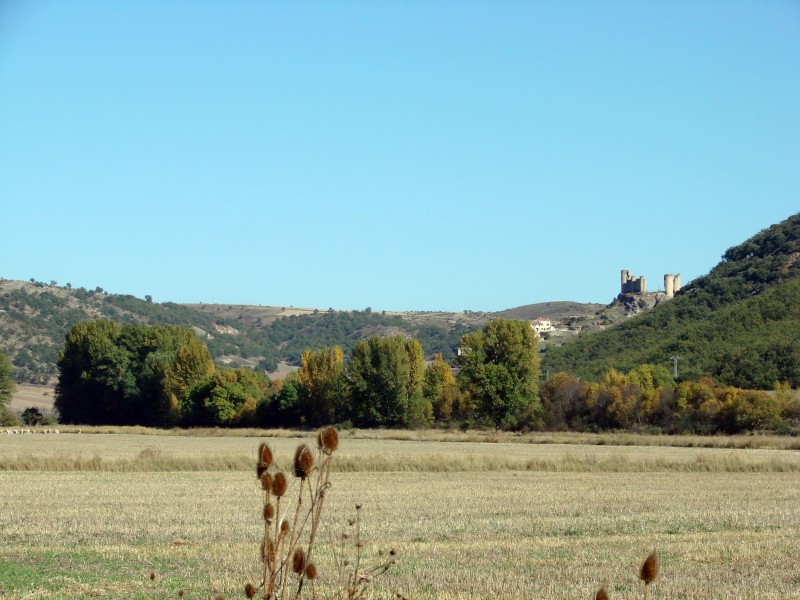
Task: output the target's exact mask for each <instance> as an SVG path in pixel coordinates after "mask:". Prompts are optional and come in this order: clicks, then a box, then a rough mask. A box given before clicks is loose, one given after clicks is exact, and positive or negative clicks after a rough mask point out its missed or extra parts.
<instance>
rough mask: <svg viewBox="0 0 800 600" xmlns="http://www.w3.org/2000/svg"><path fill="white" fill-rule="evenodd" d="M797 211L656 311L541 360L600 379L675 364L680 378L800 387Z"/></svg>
mask: <svg viewBox="0 0 800 600" xmlns="http://www.w3.org/2000/svg"><path fill="white" fill-rule="evenodd" d="M798 259H800V214H797V215H794V216H792V217H790V218H789V219H787V220H785V221H783V222H781V223H778V224H777V225H773V226H772V227H769V228H768V229H765V230H764V231H761V232H760V233H758V234H757V235H755V236H753V237H752V238H750V239H748V240H747V241H745V242H744V243H743V244H740V245H738V246H735V247H733V248H730V249H729V250H728V251H727V252H725V254H724V255H723V257H722V261H721V262H720V263H719V264H718V265H717V266H716V267H715V268H714V269H712V270H711V272H710V273H709V274H708V275H706V276H704V277H700V278H698V279H696V280H694V281H693V282H692V283H691V284H689V285H688V286H686V287H684V288H683V289H682V290H681V291H680V292H679V293H678V294H677V295H676V297H675V298H674V299H673V300H671V301H669V302H665V303H662V304H660V305H659V306H656V307H655V308H654V309H653V310H652V311H649V312H647V313H645V314H643V315H639V316H637V317H634V318H631V319H630V320H628V321H627V322H625V323H622V324H620V325H619V326H616V327H614V328H611V329H608V330H606V331H602V332H597V333H590V334H588V335H582V336H581V337H580V338H579V339H578V340H576V341H575V343H573V344H569V345H565V346H562V347H559V348H548V350H547V352H546V353H545V356H544V359H543V367H544V368H546V369H550V371H551V372H556V371H565V372H569V373H572V374H574V375H576V376H581V377H583V378H588V379H592V380H597V379H598V378H600V377H602V376H603V374H604V373H605V372H607V371H608V370H610V369H612V368H614V369H617V370H622V371H630V370H632V369H635V368H636V367H637V366H638V365H641V364H646V363H651V364H656V365H669V364H671V361H670V359H671V357H673V356H677V357H678V360H679V372H680V376H681V378H682V379H695V378H698V377H701V376H710V377H713V378H714V379H715V380H717V381H719V382H720V383H722V384H725V385H732V386H737V387H742V388H752V389H771V388H772V387H773V386H774V384H775V383H776V382H787V383H788V384H789V385H791V386H792V387H795V388H796V387H798V386H800V277H798V275H800V260H798Z"/></svg>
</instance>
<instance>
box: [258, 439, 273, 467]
mask: <svg viewBox="0 0 800 600" xmlns="http://www.w3.org/2000/svg"><path fill="white" fill-rule="evenodd" d="M258 462H259V464H261V465H262V466H264V467H266V468H269V466H270V465H271V464H272V449H271V448H270V447H269V446H268V445H267V444H261V445H260V446H259V447H258Z"/></svg>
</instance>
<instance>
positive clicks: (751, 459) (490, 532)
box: [0, 434, 800, 600]
mask: <svg viewBox="0 0 800 600" xmlns="http://www.w3.org/2000/svg"><path fill="white" fill-rule="evenodd" d="M63 437H64V436H61V438H63ZM48 444H57V446H48ZM61 444H65V445H61ZM71 444H78V445H81V446H80V448H81V451H83V452H85V453H89V454H91V455H92V456H93V455H94V453H97V455H98V456H99V457H101V460H109V461H116V460H121V461H124V460H136V458H137V457H138V456H139V455H140V454H141V453H142V452H143V451H146V450H148V449H150V448H153V449H154V450H153V451H154V452H156V451H160V452H165V453H169V452H171V453H173V454H174V457H175V458H179V457H184V458H186V457H188V458H190V459H191V461H197V460H199V457H202V456H203V455H204V454H207V453H209V452H210V453H217V454H218V455H221V456H227V455H229V454H231V453H233V454H239V453H241V454H242V456H243V457H244V456H247V457H249V467H248V468H247V470H246V471H236V470H233V471H227V472H226V471H225V470H222V469H220V470H207V471H188V470H185V471H181V470H177V471H173V472H169V473H162V472H156V471H151V472H121V471H118V472H112V471H93V470H89V471H74V472H39V471H17V472H10V471H5V472H0V489H2V490H3V492H2V495H0V503H2V510H0V531H2V532H3V536H2V537H0V557H2V560H0V596H3V595H5V596H4V597H10V598H17V597H19V598H22V597H30V598H65V597H70V598H74V597H86V598H88V597H96V596H101V595H104V596H106V597H112V598H119V597H126V598H167V597H173V598H174V597H177V593H178V591H179V590H181V589H182V590H184V591H185V597H187V598H210V597H213V596H214V595H215V594H217V593H222V594H223V595H225V597H227V598H236V597H243V584H244V582H246V581H249V580H251V579H252V576H253V573H258V572H259V569H260V566H259V564H258V547H259V544H260V541H261V535H262V533H263V531H262V530H261V529H262V528H261V526H260V523H262V522H263V521H262V516H261V514H262V502H263V497H262V496H261V495H260V493H259V490H260V484H259V482H258V481H257V480H256V478H255V477H254V474H253V466H254V459H255V449H256V447H257V443H254V440H252V439H247V438H219V437H214V438H199V437H188V436H149V435H148V436H136V435H130V434H118V435H92V436H85V435H84V436H66V439H60V438H55V437H48V436H29V437H24V436H20V437H14V436H9V437H8V438H6V437H0V461H8V460H12V459H15V457H18V456H21V455H22V454H28V455H33V456H36V455H40V456H43V455H45V454H51V455H53V456H59V455H63V453H64V452H67V451H68V450H69V447H70V445H71ZM83 444H85V446H83ZM270 444H271V445H272V446H273V449H274V450H275V455H276V456H287V455H288V456H291V455H292V453H293V450H294V448H295V447H296V446H297V440H295V439H291V438H274V439H271V440H270ZM15 445H16V447H15ZM73 449H74V448H73ZM340 452H341V453H342V456H341V457H339V456H337V460H340V459H341V460H342V461H343V462H346V461H353V462H354V463H355V462H357V461H358V460H361V461H363V462H362V463H360V464H362V468H361V470H359V471H349V472H348V471H345V470H340V471H339V472H338V473H335V474H334V475H333V477H332V481H333V488H332V489H331V490H330V493H329V495H328V496H327V499H326V503H327V504H326V515H325V518H324V519H323V524H322V526H321V529H320V534H319V539H320V544H319V546H318V550H317V551H315V554H316V556H317V560H316V562H317V565H318V567H319V571H320V585H321V586H323V588H324V587H325V585H326V584H327V585H329V586H330V585H332V584H333V575H332V574H333V573H334V571H335V566H334V560H333V548H334V544H333V542H332V541H333V540H334V539H336V536H337V534H338V532H339V531H340V530H341V527H343V526H344V525H345V524H346V522H347V519H348V518H350V517H352V515H353V507H354V505H355V504H356V503H362V504H363V506H364V508H363V512H364V515H363V521H364V538H365V539H366V541H367V546H366V547H365V552H366V553H367V554H370V553H372V554H374V553H375V552H376V551H377V549H378V548H379V547H380V548H386V547H396V548H397V549H398V550H399V551H400V555H401V556H402V560H401V561H400V563H399V564H398V565H397V568H396V570H393V571H391V572H390V573H388V574H387V575H386V576H385V577H384V578H383V579H382V580H381V581H380V582H379V585H378V586H377V587H376V588H375V590H376V597H390V595H391V594H392V593H394V592H402V593H405V594H406V595H408V596H411V595H412V594H413V597H414V598H417V599H426V598H442V599H445V600H447V599H466V598H500V597H502V598H512V599H516V598H520V599H521V598H548V599H562V598H563V599H566V598H590V597H592V595H593V594H594V592H595V591H596V590H597V589H598V588H599V587H600V586H601V585H603V586H605V589H606V590H607V591H608V593H609V596H610V597H611V598H612V599H623V598H626V599H633V598H641V597H642V584H641V582H640V581H639V579H638V577H637V575H638V574H639V567H640V565H641V563H642V560H643V559H644V557H646V556H647V555H648V554H649V552H650V551H651V550H652V549H653V548H658V549H659V554H660V563H661V565H660V570H659V576H658V580H657V581H655V582H654V583H653V584H652V585H651V586H650V588H651V589H650V590H649V593H650V598H652V599H655V598H667V597H669V598H683V599H689V600H695V599H698V600H699V599H711V598H714V599H720V598H738V599H756V598H759V599H767V600H773V599H774V600H777V599H779V598H780V599H785V598H800V576H798V575H797V570H796V565H795V561H794V560H793V558H795V557H797V556H798V555H800V478H798V476H797V473H796V472H786V473H784V472H775V471H771V470H770V469H764V468H762V467H759V466H758V465H759V464H764V463H770V461H772V460H773V459H774V458H775V457H776V456H777V457H780V460H786V461H789V462H792V461H796V460H797V456H796V455H797V453H795V452H788V451H775V450H773V451H767V450H742V451H736V452H731V451H725V450H713V449H702V450H701V449H692V448H661V449H659V448H653V447H634V446H631V447H618V448H611V447H608V446H583V447H581V446H574V445H563V446H543V445H532V444H526V443H519V444H509V443H498V444H485V443H474V444H473V443H470V442H452V443H432V442H419V441H407V442H402V441H398V440H364V439H360V440H359V439H353V440H348V439H342V440H340V449H339V450H338V451H337V455H338V454H339V453H340ZM739 452H740V453H741V455H742V456H741V458H740V459H738V460H740V461H742V462H743V463H746V464H752V465H755V466H753V467H752V468H751V469H750V471H749V472H748V471H742V472H728V471H725V470H724V469H723V470H715V469H711V470H706V471H703V470H691V469H686V470H677V469H676V470H673V469H672V468H670V469H654V470H651V471H638V472H630V471H624V470H623V471H615V470H614V468H612V467H614V466H615V465H616V467H620V466H621V465H631V464H634V465H636V464H644V463H645V462H647V461H655V460H656V459H662V460H667V461H673V462H674V463H678V462H680V463H682V464H691V463H693V462H703V461H705V462H709V463H714V464H717V465H719V464H722V463H724V462H725V459H724V456H727V455H737V454H738V453H739ZM569 453H572V454H571V455H570V454H569ZM359 456H361V459H358V457H359ZM534 456H538V457H539V460H543V461H545V462H546V463H547V464H556V463H558V461H559V460H567V459H568V458H567V457H569V456H572V460H575V461H578V462H581V461H583V462H584V463H585V464H586V465H590V466H595V467H597V466H598V465H604V466H603V467H598V469H599V470H602V472H593V471H591V470H587V471H585V472H581V471H573V472H558V471H552V472H551V471H546V470H540V471H530V470H525V469H503V468H500V469H498V468H491V469H485V468H483V467H481V468H477V467H476V468H474V469H469V470H464V469H460V470H459V469H456V470H453V471H450V472H447V471H444V472H437V471H435V470H431V469H429V470H427V471H425V470H413V471H412V470H405V471H404V470H391V471H386V470H374V471H371V470H367V469H366V466H367V465H369V464H370V463H371V462H373V461H375V460H377V459H379V458H380V457H383V460H386V461H389V462H391V465H392V466H393V467H398V466H399V465H402V464H403V463H404V462H405V461H408V462H412V463H413V462H415V461H424V460H425V459H426V457H427V459H428V460H430V461H431V464H438V463H440V462H441V461H443V460H447V459H448V457H449V460H457V459H459V457H460V459H461V460H467V459H469V460H472V461H474V462H475V464H481V465H487V464H490V463H491V461H503V460H508V461H512V462H513V461H526V460H531V458H532V457H534ZM499 464H501V465H502V462H500V463H499ZM792 464H796V462H793V463H792ZM462 466H463V465H462ZM151 572H152V573H155V574H156V580H155V581H153V582H151V581H150V579H149V574H150V573H151Z"/></svg>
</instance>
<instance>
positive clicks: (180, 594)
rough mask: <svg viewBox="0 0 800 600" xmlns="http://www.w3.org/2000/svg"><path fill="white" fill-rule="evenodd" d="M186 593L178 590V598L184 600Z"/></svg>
mask: <svg viewBox="0 0 800 600" xmlns="http://www.w3.org/2000/svg"><path fill="white" fill-rule="evenodd" d="M185 593H186V592H184V591H183V590H178V598H183V596H184V594H185Z"/></svg>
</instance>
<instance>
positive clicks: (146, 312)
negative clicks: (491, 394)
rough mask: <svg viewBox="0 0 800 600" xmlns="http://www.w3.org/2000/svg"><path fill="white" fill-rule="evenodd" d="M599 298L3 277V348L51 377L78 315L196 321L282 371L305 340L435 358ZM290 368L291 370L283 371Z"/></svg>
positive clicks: (23, 367) (586, 311) (577, 314)
mask: <svg viewBox="0 0 800 600" xmlns="http://www.w3.org/2000/svg"><path fill="white" fill-rule="evenodd" d="M598 307H600V305H596V304H578V303H574V302H548V303H542V304H532V305H529V306H526V307H520V308H517V309H510V310H508V311H503V312H501V313H489V312H473V311H464V312H460V313H449V312H434V311H431V312H392V313H388V312H377V311H372V310H370V309H365V310H362V311H335V310H333V309H327V310H325V309H322V310H320V309H310V308H296V307H270V306H248V305H218V304H192V305H181V304H176V303H173V302H164V303H155V302H151V301H149V299H148V300H142V299H139V298H135V297H134V296H131V295H127V294H108V293H106V292H104V291H103V290H102V288H97V289H95V290H86V289H83V288H77V289H73V288H71V287H59V286H56V285H47V284H45V283H42V282H37V281H12V280H6V279H0V349H2V350H3V352H4V353H5V354H7V355H8V356H9V358H10V359H11V360H12V363H13V365H14V370H15V378H16V380H17V381H18V382H20V383H23V382H30V383H36V384H49V383H52V382H53V381H54V379H55V377H56V375H57V373H56V367H55V363H56V359H57V357H58V353H59V352H60V351H61V349H62V347H63V345H64V336H65V335H66V333H67V331H69V329H70V328H71V327H72V326H73V325H74V324H75V323H77V322H78V321H81V320H86V319H97V318H105V319H110V320H113V321H116V322H119V323H144V324H150V325H152V324H171V325H181V326H184V327H190V328H192V329H193V330H194V331H195V333H196V334H197V335H198V337H200V338H201V339H203V340H204V341H205V342H206V343H207V345H208V347H209V350H210V351H211V355H212V357H213V358H214V360H215V362H217V363H218V364H221V365H226V366H239V365H241V366H247V367H250V368H259V369H264V370H266V371H268V372H272V373H274V372H276V369H278V367H279V364H281V365H284V366H285V364H287V363H288V364H289V365H298V364H299V362H300V357H301V355H302V353H303V351H304V350H305V349H306V348H315V349H316V348H320V347H322V346H331V345H334V344H338V345H340V346H342V347H343V348H344V349H345V351H346V352H347V351H348V350H349V349H350V348H351V347H352V346H353V345H354V344H355V343H356V341H358V340H359V339H361V338H364V337H368V336H370V335H375V334H380V335H395V334H402V335H406V336H409V337H414V338H416V339H417V340H419V341H420V343H421V344H422V346H423V348H424V350H425V354H426V356H427V357H428V358H431V357H432V356H433V354H434V353H437V352H441V353H442V354H443V356H444V357H445V358H446V359H448V358H452V357H453V355H454V349H455V348H456V346H457V345H458V341H459V339H460V338H461V336H462V335H463V334H464V333H466V332H468V331H473V330H475V329H479V328H481V327H483V325H485V324H486V322H487V321H488V320H489V319H491V318H495V317H497V316H505V317H507V318H535V317H537V316H546V317H549V318H552V319H553V320H564V319H567V318H569V319H573V320H574V319H583V320H589V321H591V320H593V318H594V313H595V312H596V311H597V309H598ZM284 372H285V371H284Z"/></svg>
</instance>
